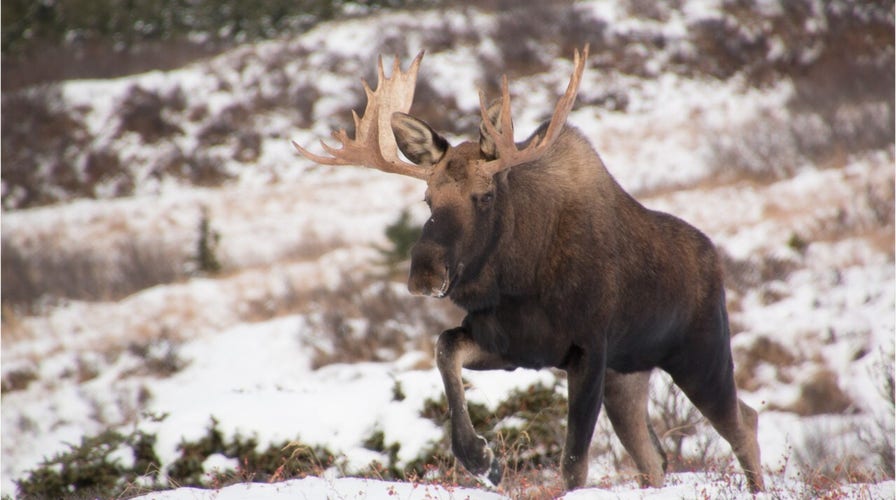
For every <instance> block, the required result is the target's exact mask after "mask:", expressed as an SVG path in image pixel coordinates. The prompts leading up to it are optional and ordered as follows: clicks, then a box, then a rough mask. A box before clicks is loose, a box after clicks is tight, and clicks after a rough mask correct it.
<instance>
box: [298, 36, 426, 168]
mask: <svg viewBox="0 0 896 500" xmlns="http://www.w3.org/2000/svg"><path fill="white" fill-rule="evenodd" d="M422 59H423V52H422V51H421V52H420V53H419V54H417V57H416V58H414V61H413V62H412V63H411V66H410V67H409V68H408V70H407V71H406V72H402V71H401V66H400V65H399V63H398V58H397V57H396V58H395V63H394V64H393V65H392V76H391V77H390V78H386V76H385V72H384V71H383V58H382V56H380V58H379V61H378V63H377V84H376V90H371V89H370V85H368V84H367V82H366V81H364V80H363V79H362V80H361V83H362V84H363V85H364V92H365V93H366V94H367V107H366V108H365V109H364V116H363V117H361V118H359V117H358V113H356V112H355V111H354V110H352V117H353V118H354V121H355V138H354V139H350V138H349V137H348V133H347V132H346V131H345V129H340V130H338V131H334V132H333V134H332V135H333V138H334V139H336V140H337V141H339V143H340V144H341V146H342V147H340V148H335V147H332V146H329V145H327V144H326V143H325V142H324V141H320V143H321V145H322V146H323V148H324V150H325V151H326V152H327V153H329V154H330V155H331V156H320V155H316V154H314V153H312V152H310V151H308V150H307V149H305V148H303V147H302V146H299V145H298V144H296V142H295V141H292V145H293V147H295V148H296V150H297V151H298V152H299V153H301V154H302V156H304V157H305V158H308V159H309V160H311V161H314V162H317V163H321V164H324V165H359V166H364V167H370V168H375V169H377V170H382V171H383V172H390V173H395V174H401V175H407V176H410V177H415V178H417V179H426V178H427V177H428V171H427V170H425V169H424V168H422V167H420V166H417V165H414V164H413V163H408V162H406V161H403V160H401V159H400V158H399V157H398V145H397V144H396V142H395V136H394V135H393V134H392V127H391V126H390V124H389V120H390V119H391V117H392V113H394V112H396V111H401V112H403V113H407V112H408V111H409V110H410V109H411V103H412V102H413V100H414V86H415V85H416V84H417V70H418V69H419V68H420V61H421V60H422Z"/></svg>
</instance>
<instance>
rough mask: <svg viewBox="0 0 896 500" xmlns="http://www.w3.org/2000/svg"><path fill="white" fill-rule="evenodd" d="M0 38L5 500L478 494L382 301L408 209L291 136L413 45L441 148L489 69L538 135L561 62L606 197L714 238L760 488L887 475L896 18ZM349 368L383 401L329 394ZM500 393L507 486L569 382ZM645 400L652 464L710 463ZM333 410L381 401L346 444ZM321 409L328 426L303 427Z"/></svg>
mask: <svg viewBox="0 0 896 500" xmlns="http://www.w3.org/2000/svg"><path fill="white" fill-rule="evenodd" d="M0 14H2V15H0V19H2V29H0V33H2V35H0V36H2V73H0V78H2V124H3V126H2V129H0V133H2V158H0V160H2V167H0V177H2V210H3V212H2V254H0V255H2V380H3V393H2V401H3V405H2V418H3V420H2V432H3V435H2V448H3V450H2V453H3V455H2V458H3V460H2V467H3V471H2V492H3V495H4V496H6V495H9V496H12V497H18V496H24V497H28V496H29V495H32V496H57V495H58V494H59V492H60V491H67V492H69V493H71V492H73V491H76V490H77V488H80V486H78V487H76V486H74V485H75V484H87V485H88V486H85V487H84V489H81V490H77V491H80V492H82V493H85V492H100V494H101V496H118V495H121V494H122V492H123V491H130V492H139V491H146V490H152V489H158V488H164V487H167V486H171V485H175V484H182V485H187V484H195V485H202V486H209V485H213V484H217V485H220V484H225V483H228V482H238V481H243V480H252V479H254V480H259V479H261V480H268V479H285V478H289V477H298V476H302V475H306V474H322V473H324V472H325V471H328V470H336V473H337V475H362V476H365V477H381V478H383V477H384V478H394V479H401V480H407V479H408V478H411V477H417V478H420V477H429V478H430V479H433V480H435V479H438V480H440V481H441V480H444V481H448V482H451V483H452V484H457V483H460V484H475V483H474V482H473V481H472V480H471V478H470V477H469V476H465V475H464V473H463V472H462V471H460V470H456V466H455V465H454V464H453V462H452V460H451V458H450V454H448V450H449V448H448V445H447V441H446V437H445V432H444V429H443V427H442V426H443V424H444V418H445V414H444V411H445V410H444V408H443V406H444V400H443V399H442V400H440V399H439V398H440V395H441V388H440V386H439V379H438V375H437V373H435V371H434V369H433V367H432V362H431V357H432V356H431V352H432V346H433V343H434V340H435V338H436V336H437V334H438V333H439V332H441V331H442V330H443V329H445V328H448V327H451V326H453V325H455V324H457V323H458V321H459V320H460V318H461V317H462V314H461V313H460V311H458V310H457V309H456V308H454V307H453V306H452V305H451V304H449V303H447V302H439V301H435V300H423V299H417V298H412V297H410V296H409V295H408V294H407V292H406V291H405V290H404V285H403V281H404V277H405V275H406V270H407V269H406V267H407V252H408V250H409V248H410V246H411V245H412V243H413V241H414V240H415V239H416V236H417V234H418V233H419V228H420V224H421V223H422V222H423V221H424V220H425V218H426V216H427V214H426V208H425V205H423V204H422V203H421V202H420V201H421V200H422V195H423V188H422V186H420V185H418V184H417V183H416V182H415V181H413V180H410V179H403V178H393V176H388V175H385V174H382V173H378V172H371V171H366V170H364V169H360V168H335V169H334V168H324V167H320V166H316V165H312V164H310V163H308V162H307V161H306V160H304V159H301V158H299V157H297V156H296V155H295V154H294V153H293V152H292V150H291V147H290V146H289V140H291V139H295V140H297V141H298V142H299V143H301V144H303V145H305V146H310V147H311V148H312V149H315V147H316V144H317V140H318V139H319V138H326V137H328V135H329V132H330V131H331V130H333V129H336V128H339V127H350V124H351V119H350V116H351V114H350V110H352V109H356V110H362V109H363V106H364V99H365V97H364V93H363V90H362V87H361V85H360V83H359V79H360V78H365V79H367V81H371V82H372V80H373V79H375V75H376V73H375V67H376V66H375V64H376V63H375V61H376V57H377V55H379V54H383V55H384V56H385V57H392V56H397V57H398V58H399V59H400V61H402V64H405V65H406V64H407V63H408V61H409V60H410V58H411V57H413V56H414V55H415V54H416V53H417V52H419V51H420V50H425V51H426V56H425V58H424V61H423V64H422V67H421V72H420V78H419V80H418V84H417V89H416V98H415V102H414V105H413V107H412V113H413V114H415V115H417V116H419V117H421V118H423V119H424V120H426V121H427V122H429V123H430V124H431V125H432V126H433V127H434V128H436V129H437V130H439V131H441V132H443V133H444V134H445V135H446V136H447V137H449V138H450V139H451V140H452V142H458V141H460V140H465V139H470V138H474V137H475V134H476V133H477V130H478V123H479V116H478V94H477V92H478V89H483V90H485V91H486V92H487V93H488V94H489V95H496V94H497V92H498V89H499V87H498V82H500V76H501V75H502V74H507V75H508V77H509V78H510V80H511V91H512V93H513V95H514V115H515V120H516V123H518V125H517V130H518V131H520V133H524V132H525V131H529V130H534V128H535V127H536V126H537V124H538V123H539V122H540V121H541V120H543V119H545V118H547V116H548V113H549V112H550V110H551V109H552V107H553V103H554V101H555V99H556V97H557V96H558V95H560V92H562V88H563V87H564V86H565V84H566V80H567V79H568V75H569V71H570V69H571V60H570V59H571V56H572V53H573V50H574V49H575V48H580V47H582V46H583V45H584V44H585V43H589V44H590V54H591V55H590V58H589V61H588V70H587V72H586V76H585V80H584V81H583V83H582V87H581V91H580V94H579V97H578V101H577V104H576V107H575V108H574V110H573V112H572V114H571V116H570V120H569V121H570V123H572V124H574V125H576V126H578V127H580V128H581V129H582V130H583V132H584V133H585V134H586V136H588V137H589V139H590V140H591V141H592V144H593V145H594V146H595V148H596V149H597V151H599V153H600V154H601V156H602V158H603V159H604V161H605V163H606V164H607V167H608V169H609V170H610V172H611V173H612V174H613V175H614V176H615V177H616V178H617V180H619V182H620V183H621V184H622V185H623V187H624V188H625V189H627V190H628V191H629V192H631V193H632V194H633V195H635V196H636V197H637V198H638V199H639V200H641V201H642V202H643V203H644V204H645V205H647V206H648V207H650V208H656V209H660V210H664V211H669V212H671V213H673V214H675V215H677V216H680V217H682V218H684V219H685V220H687V221H689V222H691V223H692V224H694V225H696V226H697V227H698V228H700V229H701V230H703V231H704V232H706V233H707V234H708V235H709V236H710V237H711V238H712V239H713V240H714V241H715V242H716V244H717V245H718V247H719V250H720V253H721V254H722V255H723V260H724V262H725V271H726V279H727V286H728V289H729V293H728V307H729V311H730V313H731V320H732V330H733V333H734V338H733V340H732V345H733V350H734V355H735V361H736V376H737V379H738V385H739V387H740V388H741V390H742V392H743V394H744V396H743V397H744V398H745V399H746V400H747V401H748V402H749V403H750V404H751V405H752V406H754V407H756V408H757V409H759V410H760V413H761V415H762V417H761V419H762V420H761V422H765V424H761V425H765V427H761V428H760V435H761V436H760V442H761V444H762V446H763V460H764V462H763V463H764V465H765V466H766V467H767V469H768V472H769V474H771V475H772V477H774V478H779V479H780V481H782V482H781V483H780V484H776V483H774V482H773V485H775V486H774V487H777V488H779V490H778V491H779V493H780V494H781V495H782V496H788V495H791V494H792V495H795V496H800V495H808V496H814V495H817V494H824V493H825V492H831V491H841V492H842V493H843V494H844V495H849V494H852V493H850V492H853V491H854V490H850V489H849V488H851V487H852V486H850V485H854V484H860V483H868V482H875V481H881V480H886V479H892V477H893V353H894V348H893V339H894V321H896V318H894V311H896V305H894V269H893V263H894V164H893V161H894V134H896V132H894V110H893V108H894V25H893V22H894V4H893V2H888V1H870V2H865V1H862V2H860V1H850V0H831V1H815V0H796V1H785V0H770V1H766V0H715V1H712V0H711V1H697V0H663V1H644V0H617V1H606V2H603V1H601V2H587V1H578V2H576V1H569V0H564V1H561V2H539V1H522V2H515V1H505V0H486V1H483V2H473V1H466V0H457V1H446V2H442V1H436V0H433V1H412V0H407V1H404V0H394V1H389V0H384V1H375V0H374V1H366V2H351V1H341V0H340V1H327V0H321V1H314V0H309V1H305V0H290V1H287V0H264V1H259V2H238V1H207V0H153V1H139V2H138V1H130V0H55V1H54V0H41V1H37V2H35V1H24V0H3V2H2V13H0ZM521 139H523V137H522V136H521V137H518V140H521ZM234 366H238V367H240V370H239V373H233V372H234V370H233V367H234ZM349 374H354V375H351V376H350V375H349ZM351 377H360V378H363V379H366V380H368V381H376V383H377V384H378V385H376V386H375V387H378V388H381V389H383V390H382V391H379V392H378V389H372V388H368V389H367V390H366V391H362V392H361V393H355V392H351V390H350V389H349V388H350V387H352V384H351V383H349V382H346V380H349V379H351V380H357V378H355V379H352V378H351ZM488 377H497V379H490V378H488ZM501 377H502V375H495V374H482V375H479V374H476V375H472V374H471V375H470V379H469V380H470V382H471V386H472V387H471V395H470V399H471V402H472V403H473V404H474V405H480V406H478V407H477V408H478V409H479V410H481V412H480V413H477V415H478V417H477V418H478V420H477V426H478V428H480V429H482V432H486V431H488V433H487V434H486V437H488V438H489V439H490V440H492V441H493V442H496V441H497V442H500V443H502V446H503V452H504V454H505V455H507V456H509V457H511V459H510V461H511V463H512V464H513V467H512V471H513V472H514V473H515V474H516V475H513V474H511V476H510V477H511V478H512V479H511V483H510V484H511V485H515V486H511V488H513V487H516V488H518V490H512V489H511V492H512V491H518V492H521V493H520V494H524V495H528V494H530V493H531V491H529V492H527V491H528V490H525V489H524V486H523V485H525V484H529V483H531V482H532V478H536V479H537V478H539V477H542V476H543V475H544V474H543V468H544V467H552V466H554V465H556V463H555V462H554V461H555V460H556V455H557V453H558V451H559V448H558V446H559V443H560V442H561V441H562V439H561V438H560V436H562V432H560V431H559V430H558V428H559V427H558V426H560V425H562V422H563V420H564V419H563V411H559V412H556V411H550V412H534V413H526V411H525V410H526V409H527V408H530V407H532V405H535V406H536V407H539V405H541V406H547V407H551V408H552V409H553V410H556V409H557V408H562V405H563V404H565V399H564V398H565V385H564V384H565V380H564V377H563V374H562V372H543V373H541V374H534V373H528V374H523V375H520V374H519V373H516V375H514V376H512V377H510V378H506V376H503V377H505V378H501ZM653 378H654V389H655V391H654V394H653V396H652V403H651V405H652V414H653V416H654V417H653V418H655V422H654V425H655V426H656V427H657V430H658V433H659V434H660V436H661V437H662V440H663V443H664V445H665V447H666V449H667V450H671V454H672V458H673V460H672V469H673V470H675V471H694V470H697V471H719V470H722V471H725V470H728V469H729V468H730V467H732V465H731V463H730V460H729V459H730V453H729V452H728V451H727V448H726V447H725V446H722V445H720V444H719V442H718V440H717V439H710V438H708V437H707V436H708V435H712V436H714V434H712V431H711V430H709V429H708V428H706V426H705V424H703V423H702V421H701V419H700V418H699V415H697V414H696V413H695V412H694V410H693V409H692V408H690V407H689V404H688V403H686V402H685V401H684V399H683V398H682V397H681V396H680V395H679V394H678V393H677V392H675V390H674V389H673V388H672V387H671V385H670V384H669V381H668V380H667V379H666V378H665V377H664V376H663V375H661V374H659V373H657V374H656V375H655V376H654V377H653ZM340 380H341V382H340ZM489 380H500V381H501V382H499V383H491V382H489ZM371 383H373V382H371ZM340 394H343V395H344V396H340ZM340 397H345V398H347V399H345V400H342V399H339V398H340ZM352 398H354V399H352ZM359 398H369V399H361V400H363V401H365V402H366V403H365V404H366V405H367V406H368V407H382V408H385V409H384V410H382V412H379V413H376V412H375V413H373V414H371V415H369V416H366V417H363V418H360V419H359V421H357V422H350V423H349V422H344V421H343V420H340V419H339V418H338V416H339V415H341V414H342V413H344V412H345V410H344V408H346V407H347V406H350V405H352V404H355V403H356V401H357V400H358V399H359ZM377 398H380V399H377ZM527 398H530V399H527ZM275 403H276V404H275ZM272 405H273V406H272ZM440 405H442V406H440ZM502 405H503V406H502ZM558 405H559V406H558ZM321 406H324V407H327V408H332V410H331V411H332V412H333V413H328V411H330V410H320V411H318V412H311V411H308V410H307V408H310V407H313V408H319V407H321ZM311 413H319V415H320V416H319V417H313V416H311V415H310V414H311ZM271 415H279V416H271ZM514 415H516V417H514ZM520 415H522V416H520ZM514 418H515V419H514ZM408 422H413V423H414V424H413V425H415V426H419V427H413V426H409V424H408ZM336 424H338V426H337V425H336ZM600 425H601V429H602V430H599V431H598V433H597V434H598V435H597V436H596V437H595V443H594V448H595V451H594V453H593V456H594V457H595V458H594V463H592V469H591V471H592V472H591V477H592V478H596V477H602V478H604V479H602V481H603V483H601V484H602V485H603V486H605V487H625V484H627V483H625V481H626V478H627V479H629V480H630V479H631V477H632V476H631V474H632V470H633V468H632V464H631V463H630V461H629V460H628V459H627V457H626V456H625V454H624V452H623V451H622V450H621V448H620V446H619V444H618V442H616V441H615V438H614V437H613V436H612V431H611V430H610V428H609V424H608V422H606V421H605V420H604V419H603V418H602V420H601V423H600ZM334 426H335V427H334ZM412 428H413V429H416V430H415V431H413V432H410V431H409V430H408V429H412ZM489 429H492V430H489ZM409 434H414V436H410V435H409ZM415 439H416V440H415ZM289 443H299V444H300V446H298V445H297V446H298V448H296V449H299V448H301V449H308V450H316V451H315V452H314V453H312V454H311V455H308V454H304V455H303V454H302V453H293V454H292V456H288V454H284V453H283V451H282V450H283V447H284V446H286V445H287V444H289ZM302 443H304V444H302ZM533 443H539V444H541V446H536V445H534V444H533ZM303 447H304V448H303ZM533 449H535V450H537V451H530V452H526V450H533ZM87 450H101V451H100V452H96V453H93V454H90V453H87ZM103 450H104V451H103ZM324 456H326V457H328V458H327V459H326V460H324V459H321V458H320V457H324ZM122 457H128V458H126V459H124V458H122ZM600 457H604V458H600ZM830 457H836V458H835V459H831V458H830ZM375 463H376V464H379V465H374V464H375ZM434 470H435V471H441V472H433V471H434ZM445 471H449V472H445ZM540 471H541V472H540ZM619 471H621V472H619ZM626 471H627V472H626ZM427 474H429V476H427ZM539 474H541V476H540V475H539ZM626 474H628V475H626ZM617 476H619V477H620V478H621V479H618V480H613V479H607V477H613V478H615V477H617ZM797 476H799V478H800V479H799V480H798V481H797V482H796V483H792V482H788V481H792V480H795V479H794V478H796V477H797ZM513 478H516V479H513ZM78 481H81V482H80V483H79V482H78ZM536 482H537V481H536ZM794 485H795V486H794ZM45 486H46V488H45V489H41V488H44V487H45ZM629 486H630V487H632V486H631V484H630V485H629ZM53 488H56V489H53ZM88 494H89V493H88ZM548 496H549V495H548Z"/></svg>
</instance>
